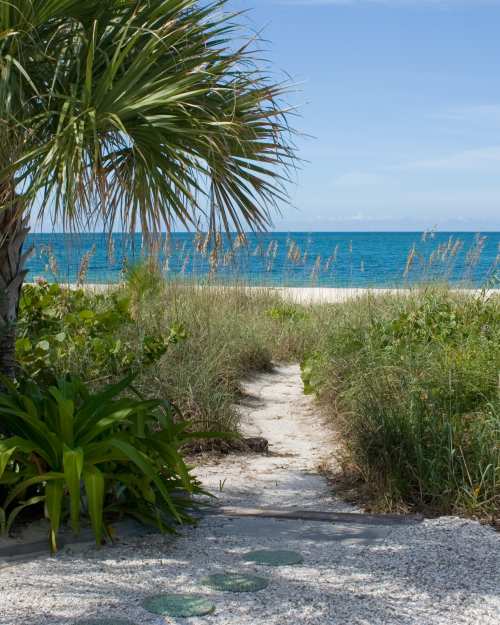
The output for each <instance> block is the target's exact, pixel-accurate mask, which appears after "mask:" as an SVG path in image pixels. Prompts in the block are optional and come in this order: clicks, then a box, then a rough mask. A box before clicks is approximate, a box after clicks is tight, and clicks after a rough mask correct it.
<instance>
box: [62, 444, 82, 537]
mask: <svg viewBox="0 0 500 625" xmlns="http://www.w3.org/2000/svg"><path fill="white" fill-rule="evenodd" d="M83 456H84V454H83V449H81V448H78V449H69V448H68V447H65V448H64V450H63V466H64V476H65V479H66V484H67V487H68V492H69V497H70V516H71V527H72V528H73V531H74V532H75V533H78V532H79V531H80V481H81V476H82V471H83Z"/></svg>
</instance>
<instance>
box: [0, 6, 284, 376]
mask: <svg viewBox="0 0 500 625" xmlns="http://www.w3.org/2000/svg"><path fill="white" fill-rule="evenodd" d="M227 7H228V3H227V0H209V1H208V2H199V1H198V0H134V1H129V0H105V1H103V0H87V1H85V2H82V1H81V0H54V1H52V2H42V1H36V2H33V1H31V0H30V1H27V0H0V61H1V65H2V72H1V74H0V94H1V97H0V119H1V120H2V124H1V125H0V139H1V140H0V371H2V372H3V373H4V374H5V375H7V376H8V377H10V378H13V377H14V375H15V373H16V361H15V344H16V322H17V312H18V305H19V296H20V292H21V286H22V284H23V281H24V279H25V276H26V261H27V259H28V257H29V254H30V250H29V249H26V248H25V241H26V237H27V235H28V232H29V229H30V226H31V224H32V223H35V222H36V220H37V218H39V219H43V220H45V221H46V222H47V221H50V222H52V223H53V224H54V225H55V226H57V227H59V228H63V229H64V230H65V231H66V230H78V231H81V230H89V231H92V230H95V228H99V229H101V230H104V231H106V232H112V231H114V230H115V229H116V228H117V227H121V229H122V230H123V231H130V232H136V231H138V230H140V231H141V232H142V236H143V237H144V240H145V241H148V243H149V244H150V245H153V243H154V234H155V233H159V232H162V231H170V230H171V229H172V227H173V226H174V225H180V226H184V227H187V228H191V229H193V230H197V229H198V230H199V229H203V228H204V229H205V230H206V231H208V232H209V233H210V236H212V235H215V233H216V232H217V231H218V230H220V229H224V230H226V231H229V230H231V229H235V230H237V231H239V232H241V231H242V230H243V228H244V227H248V228H250V229H257V230H258V229H264V228H265V227H266V226H268V225H269V224H270V222H271V212H272V211H273V210H274V209H275V208H276V206H277V204H278V203H280V202H282V201H283V200H286V199H287V193H286V183H287V181H288V179H289V170H290V167H292V166H293V165H294V163H295V149H294V146H293V142H292V135H293V131H292V130H291V127H290V124H289V119H290V112H291V111H290V108H289V106H288V105H287V104H286V103H284V101H283V98H284V97H286V94H287V93H288V91H289V84H288V83H287V82H276V81H275V80H273V78H272V77H270V76H269V75H268V74H267V73H266V70H265V69H264V70H263V69H262V67H264V66H265V65H264V64H262V63H261V62H260V50H259V45H258V44H255V37H248V36H247V34H246V32H245V30H244V29H242V28H240V26H239V25H238V18H237V17H236V16H235V15H234V14H231V13H230V12H229V10H227ZM89 262H90V255H89V256H87V258H86V262H85V263H84V264H83V267H82V271H81V272H79V276H78V281H81V280H83V277H84V275H85V274H86V273H87V270H88V265H89ZM44 345H45V344H43V345H42V346H41V347H43V346H44Z"/></svg>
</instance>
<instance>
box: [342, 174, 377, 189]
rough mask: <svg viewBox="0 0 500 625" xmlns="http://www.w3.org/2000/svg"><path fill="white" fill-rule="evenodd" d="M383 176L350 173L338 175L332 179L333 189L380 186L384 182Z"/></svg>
mask: <svg viewBox="0 0 500 625" xmlns="http://www.w3.org/2000/svg"><path fill="white" fill-rule="evenodd" d="M385 179H386V178H385V176H382V175H381V174H378V173H371V172H363V171H352V172H347V173H345V174H340V175H339V176H337V177H336V178H334V179H333V182H332V185H333V186H334V187H341V188H351V187H368V186H373V185H377V184H380V183H381V182H384V181H385Z"/></svg>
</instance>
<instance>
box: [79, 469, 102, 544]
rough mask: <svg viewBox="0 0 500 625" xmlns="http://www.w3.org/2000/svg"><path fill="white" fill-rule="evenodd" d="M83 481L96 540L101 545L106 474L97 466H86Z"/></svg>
mask: <svg viewBox="0 0 500 625" xmlns="http://www.w3.org/2000/svg"><path fill="white" fill-rule="evenodd" d="M83 481H84V484H85V492H86V495H87V506H88V512H89V516H90V522H91V524H92V529H93V531H94V536H95V541H96V544H97V545H100V544H101V541H102V534H103V508H104V476H103V474H102V473H101V471H99V469H97V468H96V467H92V466H85V467H84V470H83Z"/></svg>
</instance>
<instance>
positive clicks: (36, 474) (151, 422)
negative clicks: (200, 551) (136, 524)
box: [0, 376, 200, 552]
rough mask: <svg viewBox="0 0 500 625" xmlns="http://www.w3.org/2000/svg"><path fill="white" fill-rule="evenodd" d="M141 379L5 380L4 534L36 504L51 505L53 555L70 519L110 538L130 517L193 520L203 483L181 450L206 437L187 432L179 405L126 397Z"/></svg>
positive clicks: (161, 522)
mask: <svg viewBox="0 0 500 625" xmlns="http://www.w3.org/2000/svg"><path fill="white" fill-rule="evenodd" d="M131 381H132V378H131V377H127V378H125V379H124V380H122V381H121V382H120V383H118V384H115V385H107V386H105V387H104V388H103V389H102V390H101V391H99V392H98V393H95V392H92V391H90V390H89V388H88V387H87V386H86V385H85V384H84V383H83V382H82V381H81V380H80V379H78V378H76V377H71V376H66V377H64V378H58V379H53V380H52V383H47V382H46V381H44V382H43V383H42V384H39V383H37V382H34V381H33V380H27V379H25V380H22V381H21V382H19V383H13V382H11V381H9V380H7V379H5V378H2V384H3V387H4V390H3V391H2V392H0V419H1V423H2V428H3V430H4V432H7V433H8V434H4V435H3V436H1V437H0V532H1V533H7V532H9V530H10V529H11V528H12V526H13V523H14V522H15V521H16V519H17V517H18V515H19V514H20V513H23V512H25V511H26V509H27V508H30V509H33V510H34V512H33V513H35V511H36V510H38V515H41V514H42V511H44V514H45V516H46V517H47V518H48V520H49V522H50V531H49V539H50V547H51V550H52V551H53V552H54V551H56V550H57V535H58V532H59V528H60V526H61V524H63V523H65V522H66V521H69V522H70V524H71V527H72V529H73V531H74V532H75V533H78V532H79V530H80V526H81V523H82V522H84V523H89V524H90V525H91V527H92V529H93V532H94V535H95V539H96V542H97V544H100V542H101V540H102V539H103V537H104V536H105V535H106V534H108V535H109V534H110V531H109V526H108V524H109V523H110V522H113V521H115V520H116V519H119V518H120V517H121V516H123V515H131V516H134V517H136V518H137V519H139V520H140V521H141V522H144V523H150V524H153V525H155V526H157V527H158V528H159V529H160V530H162V531H165V530H169V529H171V528H172V527H173V526H175V524H177V523H183V522H189V521H190V520H191V519H190V517H189V514H188V512H187V507H188V506H190V505H192V504H191V499H190V496H191V495H192V494H193V493H198V492H200V488H199V484H198V482H197V481H196V480H195V478H194V477H193V476H192V475H191V473H190V470H189V469H188V467H187V466H186V464H185V463H184V460H183V458H182V455H181V453H180V451H179V450H180V448H181V447H182V446H183V445H184V444H185V443H186V442H188V441H191V440H192V439H193V438H196V437H198V436H200V435H198V434H196V433H193V432H190V433H188V432H187V424H186V423H185V422H183V421H182V420H181V419H180V416H179V414H178V413H177V411H176V409H175V407H174V406H173V405H172V404H171V403H170V402H168V401H165V400H156V399H154V400H143V399H140V398H139V399H138V398H136V397H128V396H124V395H123V394H124V392H125V391H127V389H128V388H129V385H130V383H131Z"/></svg>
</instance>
